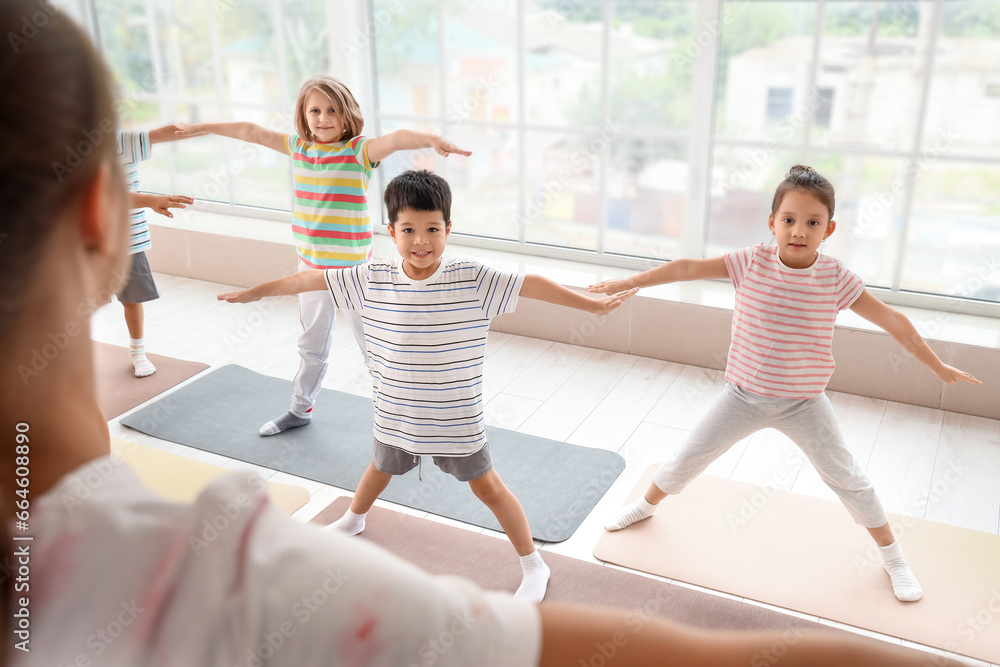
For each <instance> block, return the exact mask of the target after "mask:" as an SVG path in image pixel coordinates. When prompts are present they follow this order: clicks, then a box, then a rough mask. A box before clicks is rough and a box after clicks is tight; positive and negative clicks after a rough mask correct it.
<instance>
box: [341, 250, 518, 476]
mask: <svg viewBox="0 0 1000 667" xmlns="http://www.w3.org/2000/svg"><path fill="white" fill-rule="evenodd" d="M400 265H401V260H398V259H396V260H392V261H388V260H373V261H372V262H370V263H368V264H362V265H360V266H354V267H350V268H346V269H328V270H327V271H326V282H327V285H328V287H329V289H330V293H331V295H332V296H333V302H334V304H335V305H336V306H337V308H347V309H350V310H355V311H358V312H359V313H360V314H361V318H362V321H363V322H364V331H365V343H366V345H365V347H366V348H367V352H368V362H369V366H370V368H371V371H372V376H373V377H374V399H373V400H374V403H375V427H374V430H375V439H376V440H378V441H379V442H381V443H383V444H386V445H389V446H391V447H398V448H399V449H402V450H404V451H407V452H409V453H411V454H420V455H436V456H468V455H469V454H474V453H475V452H477V451H479V450H480V449H481V448H482V447H483V445H485V444H486V431H485V425H484V422H483V399H482V396H483V351H484V349H485V346H486V334H487V331H488V329H489V325H490V319H492V318H493V317H496V316H497V315H502V314H503V313H510V312H513V311H514V308H515V307H516V305H517V297H518V294H519V293H520V291H521V284H522V283H523V282H524V277H523V276H521V275H518V274H516V273H505V272H502V271H497V270H496V269H491V268H489V267H487V266H483V265H482V264H479V263H478V262H475V261H470V260H463V259H445V260H442V262H441V265H440V266H439V267H438V270H437V271H436V272H435V273H434V274H433V275H432V276H431V277H429V278H427V279H425V280H412V279H411V278H409V277H407V275H406V274H405V273H404V272H403V269H402V267H401V266H400Z"/></svg>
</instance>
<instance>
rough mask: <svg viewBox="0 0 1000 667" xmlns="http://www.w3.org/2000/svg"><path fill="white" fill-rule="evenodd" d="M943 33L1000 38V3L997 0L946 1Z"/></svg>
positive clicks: (944, 34) (958, 35)
mask: <svg viewBox="0 0 1000 667" xmlns="http://www.w3.org/2000/svg"><path fill="white" fill-rule="evenodd" d="M941 35H942V36H944V37H976V38H984V39H1000V3H998V2H996V0H951V1H949V2H946V3H944V8H943V10H942V16H941Z"/></svg>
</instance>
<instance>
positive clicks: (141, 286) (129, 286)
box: [115, 251, 160, 303]
mask: <svg viewBox="0 0 1000 667" xmlns="http://www.w3.org/2000/svg"><path fill="white" fill-rule="evenodd" d="M115 296H117V297H118V300H119V301H121V302H122V303H143V302H145V301H152V300H153V299H159V298H160V293H159V292H157V291H156V283H155V282H153V272H152V271H150V269H149V261H147V260H146V253H144V252H142V251H139V252H137V253H135V254H134V255H132V268H131V269H129V273H128V281H127V282H126V283H125V286H124V287H122V288H121V289H120V290H119V291H118V292H117V293H116V294H115Z"/></svg>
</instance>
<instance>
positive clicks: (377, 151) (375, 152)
mask: <svg viewBox="0 0 1000 667" xmlns="http://www.w3.org/2000/svg"><path fill="white" fill-rule="evenodd" d="M418 148H433V149H434V150H436V151H437V152H438V154H439V155H443V156H445V157H448V155H450V154H451V153H458V154H459V155H465V156H469V155H472V151H465V150H462V149H461V148H459V147H458V146H456V145H455V144H453V143H451V142H450V141H445V140H444V139H442V138H441V137H439V136H438V135H436V134H430V133H427V132H414V131H413V130H396V131H395V132H390V133H389V134H384V135H382V136H381V137H376V138H374V139H372V140H371V141H369V142H368V146H367V148H366V150H367V152H368V160H369V161H370V162H379V161H381V160H384V159H385V158H387V157H389V156H390V155H392V154H393V153H395V152H396V151H412V150H416V149H418Z"/></svg>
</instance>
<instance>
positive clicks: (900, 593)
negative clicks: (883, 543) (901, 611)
mask: <svg viewBox="0 0 1000 667" xmlns="http://www.w3.org/2000/svg"><path fill="white" fill-rule="evenodd" d="M878 550H879V553H880V554H881V555H882V567H884V568H885V571H886V572H888V573H889V579H891V580H892V592H893V593H894V594H895V596H896V597H897V598H899V599H900V600H902V601H903V602H914V601H916V600H919V599H920V598H921V597H923V595H924V591H923V589H921V588H920V583H919V582H918V581H917V578H916V577H914V576H913V572H911V571H910V566H909V565H907V564H906V561H905V560H903V549H902V547H900V546H899V542H893V543H892V544H890V545H889V546H887V547H879V548H878Z"/></svg>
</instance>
